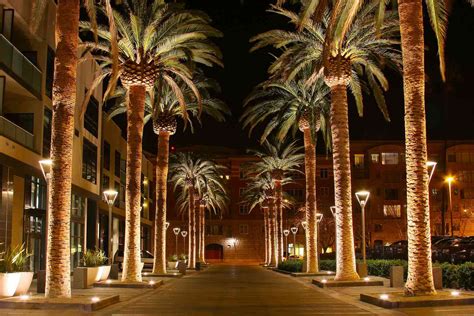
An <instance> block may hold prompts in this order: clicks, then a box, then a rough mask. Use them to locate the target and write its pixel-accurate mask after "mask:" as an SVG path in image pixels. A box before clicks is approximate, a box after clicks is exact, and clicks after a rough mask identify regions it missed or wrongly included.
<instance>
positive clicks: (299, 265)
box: [278, 259, 303, 272]
mask: <svg viewBox="0 0 474 316" xmlns="http://www.w3.org/2000/svg"><path fill="white" fill-rule="evenodd" d="M278 269H279V270H284V271H289V272H302V271H303V260H299V259H296V260H286V261H283V262H280V263H279V264H278Z"/></svg>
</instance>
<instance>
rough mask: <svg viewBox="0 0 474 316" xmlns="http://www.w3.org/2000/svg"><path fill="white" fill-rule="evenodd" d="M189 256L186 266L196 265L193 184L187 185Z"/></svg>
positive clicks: (193, 266) (192, 267)
mask: <svg viewBox="0 0 474 316" xmlns="http://www.w3.org/2000/svg"><path fill="white" fill-rule="evenodd" d="M188 194H189V229H188V231H189V258H188V267H189V268H191V269H194V268H195V267H196V215H195V213H196V212H195V205H194V204H195V203H194V186H189V189H188Z"/></svg>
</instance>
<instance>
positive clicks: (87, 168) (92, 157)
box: [82, 138, 97, 184]
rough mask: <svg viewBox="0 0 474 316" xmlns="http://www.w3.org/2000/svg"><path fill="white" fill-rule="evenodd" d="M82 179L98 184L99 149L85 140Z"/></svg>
mask: <svg viewBox="0 0 474 316" xmlns="http://www.w3.org/2000/svg"><path fill="white" fill-rule="evenodd" d="M82 178H83V179H86V180H87V181H89V182H92V183H94V184H95V183H97V147H96V146H95V145H94V144H92V143H91V142H90V141H88V140H87V139H85V138H84V144H83V146H82Z"/></svg>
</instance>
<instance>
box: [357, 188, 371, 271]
mask: <svg viewBox="0 0 474 316" xmlns="http://www.w3.org/2000/svg"><path fill="white" fill-rule="evenodd" d="M355 195H356V197H357V201H358V202H359V204H360V207H361V208H362V261H363V262H364V264H366V263H367V260H366V254H365V205H366V204H367V201H368V200H369V196H370V192H369V191H358V192H356V193H355Z"/></svg>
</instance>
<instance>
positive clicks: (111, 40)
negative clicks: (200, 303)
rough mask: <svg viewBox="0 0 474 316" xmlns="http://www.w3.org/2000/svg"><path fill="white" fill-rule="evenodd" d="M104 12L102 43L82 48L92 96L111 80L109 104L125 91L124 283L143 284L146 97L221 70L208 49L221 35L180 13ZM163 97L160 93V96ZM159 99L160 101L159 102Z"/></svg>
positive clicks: (130, 6)
mask: <svg viewBox="0 0 474 316" xmlns="http://www.w3.org/2000/svg"><path fill="white" fill-rule="evenodd" d="M99 8H100V12H103V13H104V12H105V13H107V15H109V16H113V19H110V21H111V22H110V23H109V26H111V23H113V24H112V26H113V27H112V30H111V31H108V30H107V29H104V27H103V26H101V25H99V28H98V36H99V39H100V40H99V43H98V44H97V43H95V42H87V41H86V42H84V43H83V44H82V47H83V48H85V52H87V51H90V52H92V53H93V54H94V58H95V60H96V61H97V63H98V64H99V67H100V68H101V73H100V74H99V75H98V76H97V78H96V79H95V80H94V82H93V84H92V88H91V89H90V90H89V93H88V95H87V96H86V101H87V97H89V96H90V93H91V91H92V90H93V89H94V88H95V87H96V86H98V85H99V84H100V83H101V82H102V81H103V79H104V78H109V81H108V88H107V90H106V92H105V98H107V97H108V96H109V95H111V94H112V93H113V92H114V90H115V86H116V83H117V81H118V80H119V79H120V81H121V83H122V85H123V86H124V87H125V89H126V90H127V94H128V95H127V96H128V98H127V99H128V102H127V106H128V107H127V138H128V139H127V176H126V190H125V203H126V212H125V214H126V218H125V246H124V264H123V274H122V281H132V282H136V281H141V271H140V270H139V266H140V261H141V259H140V209H141V207H140V197H141V192H140V185H141V160H142V135H143V126H144V114H145V100H146V92H147V90H148V91H150V90H151V89H153V86H154V84H155V81H158V83H160V84H161V83H162V84H165V85H169V86H170V87H171V89H174V90H175V91H177V90H178V89H179V87H178V83H177V82H176V80H177V78H180V79H181V80H182V81H184V82H186V83H189V85H190V86H191V87H192V83H191V82H190V81H191V79H192V76H193V64H194V63H201V64H205V65H213V64H220V63H221V62H220V53H219V51H218V50H217V49H216V47H215V46H214V45H213V44H211V43H210V41H209V40H208V38H209V37H210V36H220V32H218V31H217V30H216V29H214V28H212V27H211V26H210V25H209V18H208V17H207V16H206V15H205V14H203V13H199V14H197V13H195V12H193V11H186V10H180V9H177V8H173V7H172V6H170V5H167V4H164V2H163V1H161V0H155V1H153V2H151V3H150V2H148V1H145V0H142V1H125V5H124V6H123V7H122V10H113V12H110V13H109V12H107V11H106V10H104V9H103V7H99ZM81 30H82V31H90V30H92V24H91V23H90V22H82V23H81ZM158 91H159V92H161V89H159V90H158ZM157 97H158V98H159V97H161V95H158V96H157Z"/></svg>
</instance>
